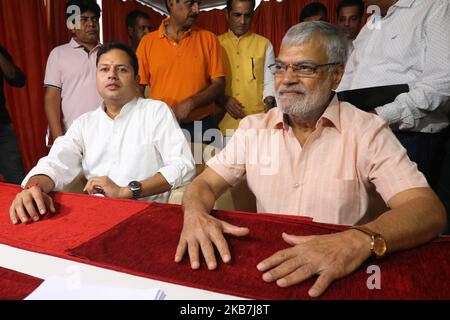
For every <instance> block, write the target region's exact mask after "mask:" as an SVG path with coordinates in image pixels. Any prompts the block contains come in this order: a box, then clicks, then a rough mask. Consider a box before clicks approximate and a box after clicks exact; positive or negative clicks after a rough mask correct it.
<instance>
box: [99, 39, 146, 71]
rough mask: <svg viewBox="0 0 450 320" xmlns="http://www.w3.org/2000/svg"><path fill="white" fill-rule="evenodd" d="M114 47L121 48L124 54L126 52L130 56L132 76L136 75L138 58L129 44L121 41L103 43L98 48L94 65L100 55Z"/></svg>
mask: <svg viewBox="0 0 450 320" xmlns="http://www.w3.org/2000/svg"><path fill="white" fill-rule="evenodd" d="M114 49H117V50H122V51H124V52H125V53H126V54H128V57H129V58H130V63H131V66H132V67H133V69H134V76H135V77H137V75H138V73H139V62H138V58H137V56H136V53H135V52H134V50H133V49H132V48H131V47H130V46H129V45H127V44H125V43H123V42H119V41H112V42H108V43H105V44H104V45H102V46H101V48H100V49H99V50H98V54H97V63H96V65H97V66H98V62H99V61H100V57H101V56H102V55H104V54H105V53H108V52H109V51H111V50H114Z"/></svg>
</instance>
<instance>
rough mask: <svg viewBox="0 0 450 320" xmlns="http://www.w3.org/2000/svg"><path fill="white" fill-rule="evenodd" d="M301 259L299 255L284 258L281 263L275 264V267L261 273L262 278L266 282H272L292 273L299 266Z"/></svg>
mask: <svg viewBox="0 0 450 320" xmlns="http://www.w3.org/2000/svg"><path fill="white" fill-rule="evenodd" d="M301 265H302V261H301V260H300V258H299V257H297V256H294V257H291V258H289V259H286V260H284V261H283V262H282V263H280V264H278V265H276V267H275V268H273V269H271V270H270V271H268V272H266V273H264V274H263V280H264V281H266V282H272V281H276V280H279V279H282V278H283V277H285V276H287V275H289V274H291V273H293V272H294V271H295V270H297V269H298V268H300V267H301Z"/></svg>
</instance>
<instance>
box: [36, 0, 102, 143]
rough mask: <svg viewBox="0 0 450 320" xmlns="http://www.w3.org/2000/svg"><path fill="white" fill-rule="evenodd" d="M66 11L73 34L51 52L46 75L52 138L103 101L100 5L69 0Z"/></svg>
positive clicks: (48, 113)
mask: <svg viewBox="0 0 450 320" xmlns="http://www.w3.org/2000/svg"><path fill="white" fill-rule="evenodd" d="M74 12H75V13H74ZM66 13H67V19H68V22H69V23H72V25H73V29H72V34H73V37H72V39H71V40H70V42H69V43H67V44H65V45H62V46H59V47H56V48H55V49H53V50H52V51H51V52H50V55H49V57H48V60H47V67H46V70H45V79H44V86H45V113H46V115H47V120H48V124H49V131H50V135H51V138H52V140H53V141H55V140H56V139H57V138H58V137H60V136H62V135H64V134H65V132H66V131H67V130H68V129H69V128H70V126H71V125H72V122H73V121H74V120H75V119H77V118H78V117H79V116H80V115H82V114H84V113H86V112H89V111H92V110H95V109H96V108H98V106H99V105H100V103H101V102H102V99H101V97H100V95H99V93H98V91H97V89H96V85H95V70H96V68H95V63H96V60H97V52H98V50H99V48H100V42H99V34H100V25H99V19H100V14H101V10H100V7H99V6H98V4H97V3H96V2H95V1H92V0H70V1H68V2H67V5H66Z"/></svg>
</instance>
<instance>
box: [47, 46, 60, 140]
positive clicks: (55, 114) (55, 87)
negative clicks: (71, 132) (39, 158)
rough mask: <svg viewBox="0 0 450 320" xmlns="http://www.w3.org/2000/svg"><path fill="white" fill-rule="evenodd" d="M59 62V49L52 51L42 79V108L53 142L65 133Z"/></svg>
mask: <svg viewBox="0 0 450 320" xmlns="http://www.w3.org/2000/svg"><path fill="white" fill-rule="evenodd" d="M60 60H62V61H64V60H63V58H62V57H60V51H59V49H58V48H56V49H53V50H52V52H50V55H49V56H48V60H47V67H46V69H45V79H44V87H45V98H44V108H45V114H46V116H47V121H48V125H49V128H50V133H51V135H52V138H53V141H55V140H56V139H57V138H58V137H60V136H62V135H64V133H65V128H64V127H63V124H62V110H61V103H62V93H61V91H62V88H63V80H62V79H63V76H62V74H61V68H60Z"/></svg>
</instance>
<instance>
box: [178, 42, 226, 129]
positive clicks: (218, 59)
mask: <svg viewBox="0 0 450 320" xmlns="http://www.w3.org/2000/svg"><path fill="white" fill-rule="evenodd" d="M209 40H210V43H209V44H208V48H207V49H208V52H209V54H208V55H209V56H208V57H205V58H207V59H208V70H209V71H208V76H209V79H210V84H209V86H208V87H207V88H205V89H203V90H202V91H200V92H198V93H196V94H194V95H193V96H191V97H189V98H187V99H185V100H183V101H180V102H179V103H178V104H176V105H175V106H173V111H174V113H175V116H176V118H177V120H178V122H180V123H182V122H183V120H185V119H186V118H187V117H188V115H189V113H190V112H191V111H192V110H194V109H197V108H200V107H203V106H206V105H208V104H210V103H213V102H214V101H216V100H217V98H219V97H220V96H221V95H223V94H224V93H225V86H226V83H225V74H226V71H225V64H224V59H223V49H222V46H221V45H220V43H219V39H217V37H216V36H214V35H213V36H212V37H211V38H210V39H209Z"/></svg>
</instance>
